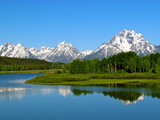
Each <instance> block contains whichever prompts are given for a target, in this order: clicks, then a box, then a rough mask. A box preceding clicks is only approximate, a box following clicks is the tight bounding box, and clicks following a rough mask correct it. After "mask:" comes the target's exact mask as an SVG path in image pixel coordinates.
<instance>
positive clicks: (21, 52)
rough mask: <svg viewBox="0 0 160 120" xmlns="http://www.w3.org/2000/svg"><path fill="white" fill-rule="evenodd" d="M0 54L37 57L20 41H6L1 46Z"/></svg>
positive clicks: (16, 56)
mask: <svg viewBox="0 0 160 120" xmlns="http://www.w3.org/2000/svg"><path fill="white" fill-rule="evenodd" d="M0 56H6V57H15V58H36V57H35V56H34V55H33V54H32V53H30V51H28V49H27V48H25V47H24V46H23V45H22V44H20V43H18V44H17V45H14V44H12V43H6V44H4V45H1V46H0Z"/></svg>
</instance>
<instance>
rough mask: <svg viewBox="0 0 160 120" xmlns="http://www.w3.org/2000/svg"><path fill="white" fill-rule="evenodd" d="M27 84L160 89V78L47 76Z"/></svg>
mask: <svg viewBox="0 0 160 120" xmlns="http://www.w3.org/2000/svg"><path fill="white" fill-rule="evenodd" d="M25 83H27V84H40V85H74V86H97V85H101V86H112V87H149V88H160V77H159V75H158V74H152V73H135V74H129V73H116V74H47V75H41V76H37V77H36V78H34V79H31V80H28V81H26V82H25Z"/></svg>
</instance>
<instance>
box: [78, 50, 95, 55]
mask: <svg viewBox="0 0 160 120" xmlns="http://www.w3.org/2000/svg"><path fill="white" fill-rule="evenodd" d="M92 52H93V50H85V51H83V52H81V53H82V54H83V55H84V56H87V55H89V54H91V53H92Z"/></svg>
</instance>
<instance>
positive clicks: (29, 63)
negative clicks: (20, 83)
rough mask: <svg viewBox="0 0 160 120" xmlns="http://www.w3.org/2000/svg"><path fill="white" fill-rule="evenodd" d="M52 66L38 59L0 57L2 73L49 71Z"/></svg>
mask: <svg viewBox="0 0 160 120" xmlns="http://www.w3.org/2000/svg"><path fill="white" fill-rule="evenodd" d="M51 64H52V63H51V62H47V61H44V60H37V59H26V58H24V59H22V58H9V57H0V71H24V70H47V69H49V68H50V66H51Z"/></svg>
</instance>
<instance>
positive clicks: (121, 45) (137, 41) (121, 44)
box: [86, 30, 160, 59]
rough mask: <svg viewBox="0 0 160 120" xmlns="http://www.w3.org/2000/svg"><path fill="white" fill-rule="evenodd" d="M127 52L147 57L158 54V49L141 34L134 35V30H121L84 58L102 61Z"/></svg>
mask: <svg viewBox="0 0 160 120" xmlns="http://www.w3.org/2000/svg"><path fill="white" fill-rule="evenodd" d="M128 51H133V52H136V53H137V54H138V55H147V54H151V53H156V52H158V51H159V48H158V46H154V45H152V44H150V43H149V42H148V41H147V40H145V39H144V37H143V35H142V34H141V33H136V32H135V31H134V30H122V31H121V32H120V33H119V34H118V35H117V36H114V37H113V38H112V39H111V40H110V41H109V42H107V43H103V44H102V45H101V46H100V47H99V48H98V49H96V50H94V51H93V52H92V53H91V54H90V55H88V56H86V59H94V58H98V59H103V58H104V57H105V58H107V57H109V56H112V55H114V54H117V53H120V52H128ZM159 52H160V51H159Z"/></svg>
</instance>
